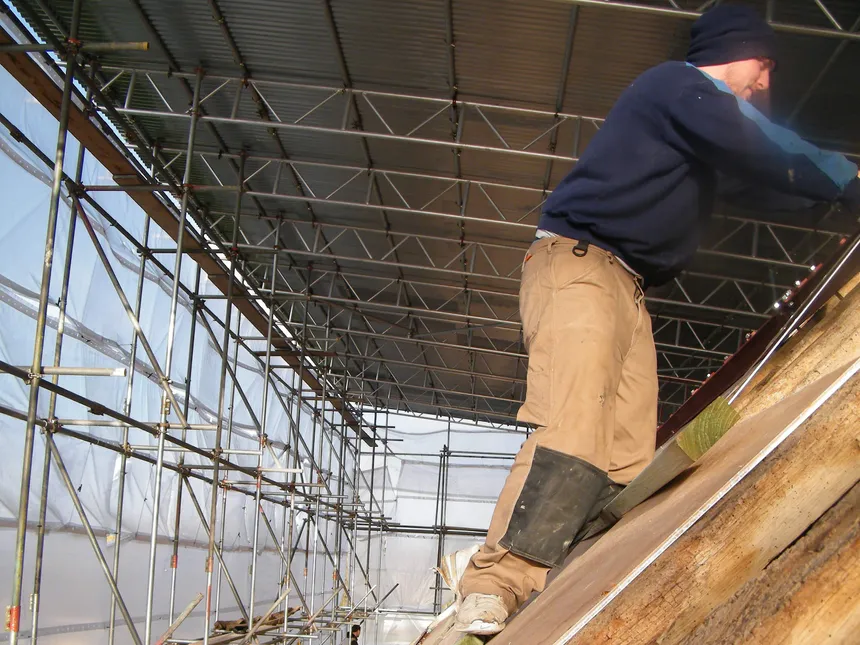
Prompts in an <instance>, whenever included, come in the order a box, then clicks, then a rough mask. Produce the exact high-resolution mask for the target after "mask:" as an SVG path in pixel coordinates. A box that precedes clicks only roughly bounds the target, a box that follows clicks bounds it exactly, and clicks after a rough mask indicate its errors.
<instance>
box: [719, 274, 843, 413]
mask: <svg viewBox="0 0 860 645" xmlns="http://www.w3.org/2000/svg"><path fill="white" fill-rule="evenodd" d="M858 354H860V289H852V290H851V291H850V293H847V295H846V296H844V297H841V298H840V299H839V300H838V301H837V302H831V303H829V305H828V307H827V309H826V311H825V312H824V313H823V315H822V317H821V318H820V319H819V320H817V322H816V323H815V324H814V325H808V326H807V327H805V328H804V329H802V330H800V331H799V332H798V333H797V334H795V335H794V337H793V338H792V339H791V340H790V341H789V342H788V343H786V345H785V346H784V347H782V348H781V349H780V350H779V351H778V352H777V353H776V354H775V355H774V357H773V359H772V360H771V361H770V362H769V363H768V365H767V366H766V369H764V370H762V373H760V374H759V375H758V378H757V379H756V380H755V381H753V382H752V383H751V384H750V386H749V387H748V388H747V390H746V392H744V393H742V394H741V396H739V397H738V399H737V400H736V401H735V402H734V405H733V407H734V408H735V409H736V410H737V411H738V412H739V413H740V415H741V417H742V418H745V417H749V416H752V415H754V414H756V413H758V412H761V411H762V410H764V409H765V408H767V407H769V406H771V405H773V404H775V403H777V402H778V401H780V400H782V399H783V398H785V397H786V396H788V395H790V394H792V393H794V392H797V391H798V390H800V389H801V388H803V387H805V386H806V385H808V384H809V383H812V382H813V381H815V380H816V379H818V378H820V377H821V376H822V375H824V374H827V373H828V372H831V371H832V370H834V369H835V368H836V367H837V366H838V365H841V364H843V363H845V362H846V361H848V360H850V359H851V358H852V357H854V356H857V355H858Z"/></svg>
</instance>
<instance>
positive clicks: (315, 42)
mask: <svg viewBox="0 0 860 645" xmlns="http://www.w3.org/2000/svg"><path fill="white" fill-rule="evenodd" d="M192 1H193V2H195V3H196V4H199V5H204V6H205V4H206V3H205V2H204V0H192ZM218 6H219V7H220V8H221V13H223V14H224V17H225V18H226V20H227V25H228V26H229V28H230V32H231V33H232V34H233V38H234V39H235V41H236V42H237V44H238V47H239V51H240V52H241V53H242V56H243V58H244V59H245V63H246V64H247V65H248V69H249V70H250V71H251V74H252V76H253V75H258V74H260V75H265V77H266V78H281V79H283V80H299V79H307V80H310V79H312V80H313V81H315V82H318V83H339V82H340V68H339V66H338V62H337V56H336V50H335V44H334V37H333V36H332V34H331V33H330V32H329V28H328V25H327V23H326V20H325V16H324V14H323V10H322V6H321V3H319V2H307V1H306V0H279V1H278V2H271V1H270V0H218ZM224 47H225V48H226V42H225V43H224ZM227 51H229V50H227ZM234 69H235V68H234Z"/></svg>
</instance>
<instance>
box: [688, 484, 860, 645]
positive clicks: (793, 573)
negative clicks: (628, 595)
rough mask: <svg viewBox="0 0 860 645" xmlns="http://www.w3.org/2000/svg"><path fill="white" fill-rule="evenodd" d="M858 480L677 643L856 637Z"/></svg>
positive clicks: (740, 644) (732, 644) (739, 644)
mask: <svg viewBox="0 0 860 645" xmlns="http://www.w3.org/2000/svg"><path fill="white" fill-rule="evenodd" d="M858 635H860V484H855V485H854V487H853V488H852V489H851V490H850V491H849V492H848V493H847V494H846V495H845V496H844V497H843V498H842V499H841V500H839V502H838V503H837V504H836V505H835V506H834V507H833V508H831V509H830V510H828V511H827V513H825V514H824V515H823V516H821V517H820V518H819V519H818V520H817V521H816V522H815V524H813V525H812V526H811V527H810V529H809V531H807V532H806V534H805V535H804V536H803V537H802V538H801V539H800V540H798V541H797V543H795V544H793V545H792V546H791V547H790V548H789V549H787V550H786V551H785V552H784V553H782V554H781V555H780V556H779V557H778V558H777V559H776V560H774V561H773V562H771V563H770V564H769V565H768V566H767V568H766V569H765V570H764V571H762V572H761V573H760V574H759V575H758V576H756V577H755V578H754V579H753V580H750V581H749V582H748V583H746V584H745V585H744V586H743V587H741V589H740V590H739V591H738V592H737V593H736V594H735V595H734V596H733V597H732V598H731V600H729V602H727V603H725V604H723V605H721V606H720V607H719V608H717V609H716V610H715V611H713V612H711V615H710V616H708V618H707V619H706V620H705V621H704V622H702V624H701V625H699V627H697V628H696V629H695V630H693V631H692V632H690V633H689V635H687V637H686V638H684V639H683V640H681V641H680V644H679V645H747V644H748V645H753V644H754V643H824V642H827V643H834V644H835V643H845V644H846V645H848V644H849V643H857V641H858V640H860V639H858Z"/></svg>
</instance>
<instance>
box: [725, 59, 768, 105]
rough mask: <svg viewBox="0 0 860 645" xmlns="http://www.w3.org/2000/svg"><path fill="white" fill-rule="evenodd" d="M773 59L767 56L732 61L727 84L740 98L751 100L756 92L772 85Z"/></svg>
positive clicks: (727, 72) (727, 71)
mask: <svg viewBox="0 0 860 645" xmlns="http://www.w3.org/2000/svg"><path fill="white" fill-rule="evenodd" d="M772 70H773V61H771V60H768V59H766V58H750V59H749V60H739V61H736V62H734V63H730V64H729V66H728V69H727V70H726V85H728V86H729V89H731V90H732V92H733V93H734V94H735V96H739V97H740V98H742V99H744V100H746V101H749V100H750V98H752V96H753V94H755V93H756V92H764V91H765V90H767V88H769V87H770V73H771V71H772Z"/></svg>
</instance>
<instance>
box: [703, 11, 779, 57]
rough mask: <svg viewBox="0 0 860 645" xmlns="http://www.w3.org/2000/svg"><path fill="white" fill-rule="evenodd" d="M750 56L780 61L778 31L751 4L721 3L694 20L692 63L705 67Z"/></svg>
mask: <svg viewBox="0 0 860 645" xmlns="http://www.w3.org/2000/svg"><path fill="white" fill-rule="evenodd" d="M749 58H768V59H770V60H772V61H774V63H775V62H776V35H775V34H774V32H773V29H771V27H770V25H769V24H767V22H765V21H764V19H763V18H761V16H759V15H758V14H757V13H756V11H755V10H754V9H752V8H751V7H747V6H741V5H720V6H718V7H715V8H714V9H711V10H710V11H707V12H705V13H704V14H702V15H701V16H700V17H699V19H698V20H696V22H694V23H693V29H692V30H691V32H690V49H688V50H687V62H688V63H690V64H692V65H696V66H697V67H702V66H705V65H722V64H724V63H733V62H735V61H739V60H747V59H749Z"/></svg>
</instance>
